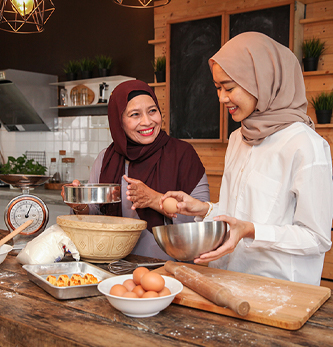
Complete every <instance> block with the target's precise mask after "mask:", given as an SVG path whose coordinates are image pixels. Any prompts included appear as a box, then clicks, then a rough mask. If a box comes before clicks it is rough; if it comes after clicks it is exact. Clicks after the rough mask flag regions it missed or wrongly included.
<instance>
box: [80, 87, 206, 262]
mask: <svg viewBox="0 0 333 347" xmlns="http://www.w3.org/2000/svg"><path fill="white" fill-rule="evenodd" d="M108 117H109V126H110V130H111V135H112V139H113V142H112V143H111V145H110V146H109V147H108V148H107V149H105V150H103V151H102V152H101V153H100V154H99V155H98V157H97V159H96V160H95V163H94V165H93V168H92V171H91V174H90V178H89V183H121V186H122V202H121V204H106V205H104V206H102V207H101V208H100V207H99V206H98V205H89V207H88V206H84V207H85V208H84V209H82V207H80V206H76V207H74V208H75V211H76V213H84V214H88V213H90V214H106V215H113V216H123V217H130V218H139V219H143V220H145V221H147V224H148V226H147V230H145V231H143V232H142V234H141V237H140V239H139V241H138V243H137V245H136V246H135V248H134V250H133V251H132V253H134V254H139V255H145V256H151V257H156V258H160V259H170V257H169V256H168V255H167V254H165V253H164V252H163V251H162V250H161V249H160V248H159V246H158V245H157V243H156V242H155V239H154V236H153V234H152V233H151V230H152V227H153V226H158V225H163V224H170V223H173V222H177V223H184V222H191V221H193V218H194V217H189V216H178V218H175V219H174V220H171V219H169V218H168V217H166V216H165V214H164V212H163V211H162V210H161V208H160V206H159V200H160V198H161V196H162V195H163V194H164V193H166V192H167V191H169V190H182V191H185V192H187V193H188V194H190V195H191V196H193V197H196V198H197V199H199V200H201V201H209V186H208V181H207V176H206V174H205V169H204V167H203V165H202V163H201V161H200V159H199V157H198V155H197V153H196V152H195V150H194V149H193V147H192V146H191V145H190V144H188V143H187V142H184V141H181V140H178V139H174V138H171V137H170V136H168V135H167V134H166V133H165V132H164V131H163V130H161V125H162V116H161V111H160V108H159V105H158V101H157V98H156V95H155V94H154V92H153V90H152V89H151V88H150V87H149V86H148V85H147V84H146V83H144V82H142V81H138V80H132V81H126V82H123V83H121V84H120V85H118V86H117V87H116V88H115V89H114V91H113V92H112V94H111V97H110V101H109V108H108ZM78 208H80V210H78Z"/></svg>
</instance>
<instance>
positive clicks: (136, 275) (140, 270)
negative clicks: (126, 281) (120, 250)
mask: <svg viewBox="0 0 333 347" xmlns="http://www.w3.org/2000/svg"><path fill="white" fill-rule="evenodd" d="M147 272H149V270H148V269H147V268H146V267H142V266H141V267H137V268H136V269H135V270H134V271H133V281H134V283H135V284H140V281H141V277H142V276H143V275H144V274H146V273H147Z"/></svg>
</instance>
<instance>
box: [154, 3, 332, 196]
mask: <svg viewBox="0 0 333 347" xmlns="http://www.w3.org/2000/svg"><path fill="white" fill-rule="evenodd" d="M302 2H303V3H304V4H306V18H312V17H319V18H323V17H329V16H333V0H330V1H315V0H305V1H302ZM285 3H286V1H285V0H276V1H274V2H273V3H272V1H269V0H225V1H223V0H172V1H171V3H170V4H168V5H167V6H164V7H160V8H156V9H155V10H154V11H155V15H154V26H155V37H154V38H152V42H150V43H152V44H154V46H155V57H159V56H161V55H165V54H167V47H166V38H167V22H168V21H174V20H184V21H186V20H187V19H193V17H199V16H209V15H212V14H215V13H219V12H222V11H226V12H227V11H235V10H241V9H244V10H247V9H259V8H263V7H267V6H272V4H285ZM301 28H304V33H303V32H302V33H294V35H295V36H297V35H299V34H301V35H300V36H301V37H303V34H304V38H309V37H312V36H317V37H320V38H322V39H324V40H325V41H327V44H328V46H329V49H328V50H327V51H326V52H325V55H324V56H323V57H322V58H321V59H320V66H319V69H320V70H325V71H326V70H329V69H330V70H331V71H332V70H333V22H332V21H327V22H321V21H319V22H318V23H313V24H306V25H303V27H301ZM301 30H302V29H301ZM298 49H299V47H298ZM294 50H297V47H295V48H294ZM332 76H333V75H330V76H328V78H327V79H326V80H324V81H323V78H322V76H315V77H306V78H305V83H306V88H307V96H308V97H310V96H312V95H314V94H315V93H317V92H318V91H319V90H329V89H332V88H333V82H332ZM155 91H156V92H157V93H160V94H161V93H162V94H164V95H165V93H166V87H163V88H161V87H159V88H155ZM161 102H162V103H164V106H165V99H162V100H161ZM165 109H166V110H167V109H168V108H167V107H166V108H165ZM309 115H310V116H311V117H312V118H313V119H314V120H315V114H314V110H313V108H312V106H309ZM164 118H165V119H166V122H168V115H166V116H165V117H164ZM166 129H168V126H166ZM331 130H332V131H331ZM318 132H319V133H320V134H321V135H322V136H324V137H325V138H326V139H327V140H328V141H329V143H330V144H331V143H332V144H333V129H327V128H319V129H318ZM193 146H194V147H195V149H196V150H197V152H198V154H199V156H200V158H201V160H202V162H203V164H204V165H205V168H206V171H207V174H208V180H209V184H210V192H211V200H212V201H213V202H216V201H218V197H219V188H220V183H221V177H222V174H223V167H224V156H225V151H226V147H227V144H225V143H204V142H203V143H194V144H193Z"/></svg>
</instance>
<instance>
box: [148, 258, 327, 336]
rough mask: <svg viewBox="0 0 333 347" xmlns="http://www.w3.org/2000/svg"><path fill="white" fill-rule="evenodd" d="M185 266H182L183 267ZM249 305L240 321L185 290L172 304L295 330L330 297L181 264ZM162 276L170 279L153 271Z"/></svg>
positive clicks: (314, 288) (274, 281)
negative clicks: (214, 282) (248, 310)
mask: <svg viewBox="0 0 333 347" xmlns="http://www.w3.org/2000/svg"><path fill="white" fill-rule="evenodd" d="M182 264H184V263H182ZM184 265H186V266H188V267H190V268H192V269H194V270H196V271H198V272H200V273H201V274H203V275H205V276H207V277H208V278H210V279H213V280H214V281H216V282H217V283H219V284H221V285H223V286H225V287H227V288H229V289H230V290H231V292H232V293H233V294H234V295H235V296H238V297H240V298H243V299H244V300H246V301H248V302H249V304H250V306H251V308H250V312H249V313H248V315H247V316H245V317H242V316H239V315H238V314H237V313H235V312H233V311H232V310H230V309H228V308H227V307H220V306H217V305H215V304H214V303H212V302H211V301H209V300H207V299H205V298H204V297H202V296H201V295H199V294H197V293H195V292H194V291H193V290H191V289H189V288H187V287H185V286H184V289H183V291H182V292H181V293H180V294H178V295H177V296H176V297H175V299H174V300H173V303H174V304H179V305H183V306H188V307H193V308H197V309H200V310H204V311H210V312H215V313H219V314H223V315H226V316H232V317H237V318H240V319H245V320H249V321H252V322H257V323H261V324H266V325H271V326H274V327H278V328H282V329H287V330H297V329H299V328H301V327H302V326H303V324H304V323H305V322H306V321H307V320H308V319H309V318H310V317H311V316H312V315H313V313H314V312H316V311H317V310H318V308H319V307H320V306H321V305H322V304H323V303H324V302H325V301H326V300H327V299H329V298H330V296H331V290H330V289H329V288H325V287H319V286H313V285H309V284H302V283H295V282H290V281H284V280H278V279H274V278H267V277H262V276H255V275H248V274H243V273H239V272H232V271H226V270H219V269H214V268H209V267H206V266H200V265H192V264H184ZM154 271H156V272H158V273H160V274H161V275H165V276H172V277H173V275H171V274H169V273H168V272H166V271H165V270H164V267H161V268H158V269H156V270H154Z"/></svg>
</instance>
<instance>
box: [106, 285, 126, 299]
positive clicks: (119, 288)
mask: <svg viewBox="0 0 333 347" xmlns="http://www.w3.org/2000/svg"><path fill="white" fill-rule="evenodd" d="M127 291H128V290H127V288H126V287H125V286H123V285H122V284H115V285H114V286H112V287H111V290H110V294H111V295H115V296H123V295H124V294H125V293H126V292H127Z"/></svg>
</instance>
